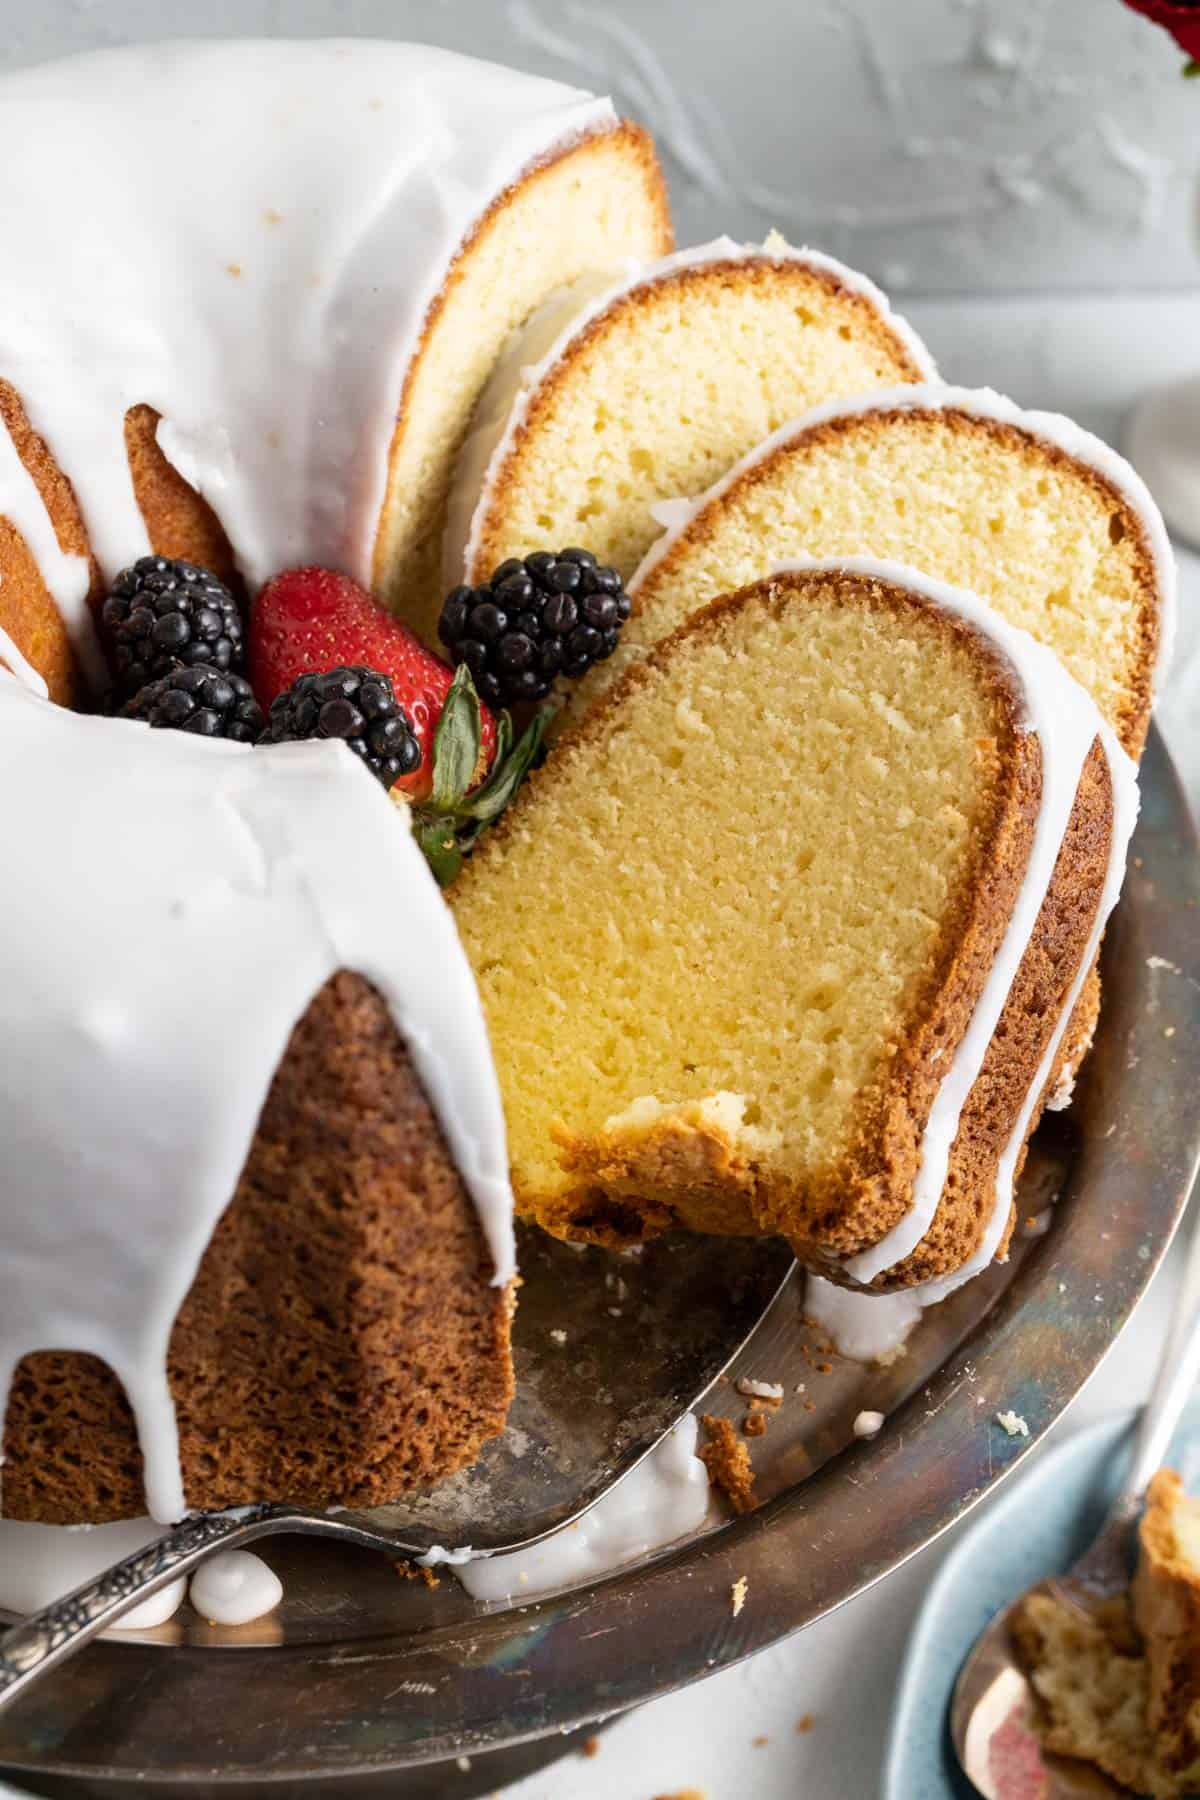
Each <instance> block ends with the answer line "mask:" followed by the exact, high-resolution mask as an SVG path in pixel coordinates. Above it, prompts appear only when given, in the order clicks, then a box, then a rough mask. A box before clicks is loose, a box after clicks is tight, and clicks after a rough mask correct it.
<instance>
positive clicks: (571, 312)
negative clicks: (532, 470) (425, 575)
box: [443, 232, 936, 588]
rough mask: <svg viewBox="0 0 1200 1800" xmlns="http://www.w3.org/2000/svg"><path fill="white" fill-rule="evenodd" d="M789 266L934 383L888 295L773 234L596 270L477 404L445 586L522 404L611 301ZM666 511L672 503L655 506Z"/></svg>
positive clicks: (527, 329) (536, 322)
mask: <svg viewBox="0 0 1200 1800" xmlns="http://www.w3.org/2000/svg"><path fill="white" fill-rule="evenodd" d="M756 261H757V262H762V261H770V262H777V263H779V262H794V263H800V264H803V265H804V266H806V267H807V268H811V269H819V270H823V271H824V272H825V273H827V274H830V275H833V276H835V277H836V279H837V280H838V282H839V283H840V285H841V286H842V287H844V288H848V289H849V290H850V291H851V292H853V293H856V294H861V295H862V296H863V297H864V298H865V299H866V300H868V301H869V302H870V303H871V305H872V306H873V307H874V308H875V310H876V311H877V312H878V313H880V314H881V316H882V317H883V318H884V319H885V320H886V322H887V323H888V325H889V326H890V327H891V329H892V330H893V331H894V332H895V333H896V335H897V336H898V337H899V338H900V339H901V341H902V342H903V344H904V346H905V348H906V350H907V351H908V353H909V355H910V356H911V357H912V359H913V361H914V362H915V363H916V365H917V367H918V368H920V369H922V370H924V372H925V374H926V376H927V378H928V379H929V380H933V378H934V376H935V375H936V370H935V368H934V365H933V359H932V358H931V357H930V354H929V352H928V350H927V349H926V348H925V346H924V344H923V343H922V342H921V340H920V338H919V337H918V336H917V334H916V332H915V331H914V330H913V329H912V327H911V326H910V325H909V324H908V323H907V321H906V320H904V319H902V318H901V317H900V316H899V314H898V313H894V312H893V311H892V308H891V303H890V302H889V300H888V298H887V295H886V294H884V293H883V292H882V290H881V289H879V288H877V287H876V286H875V283H874V282H873V281H870V280H869V279H868V278H867V276H865V275H860V274H859V273H858V271H857V270H856V269H850V268H847V267H846V265H845V264H844V263H840V262H837V261H835V259H834V258H833V257H831V256H824V255H822V254H821V253H820V251H817V250H807V249H800V250H797V249H793V248H792V246H791V245H790V244H788V243H786V242H785V240H784V239H783V238H782V237H780V235H779V233H778V232H773V233H772V234H771V236H770V237H769V238H768V239H767V241H766V243H765V244H763V245H757V244H737V243H735V242H734V241H733V239H732V238H728V237H719V238H714V239H713V241H712V242H711V243H709V244H701V245H699V246H698V247H697V248H695V249H692V250H679V251H676V252H675V254H674V255H672V256H666V257H663V258H662V259H661V261H659V262H655V263H649V264H640V263H636V262H632V261H631V262H630V263H629V264H628V266H627V268H626V269H625V270H624V271H623V272H621V273H615V272H614V271H612V270H608V271H607V272H604V271H600V272H596V273H592V274H588V275H585V276H583V277H581V279H580V280H579V281H576V282H572V283H571V285H570V286H569V287H564V288H560V289H559V290H558V291H557V292H556V293H554V294H551V295H550V297H549V298H548V299H547V300H546V301H544V302H543V304H542V305H541V306H540V307H539V308H538V310H537V311H536V312H535V313H534V314H533V315H532V316H531V317H530V318H529V319H528V320H527V321H526V323H525V324H524V325H523V326H522V327H521V328H520V330H519V331H517V332H514V334H513V336H512V338H511V339H510V340H509V343H508V344H507V346H506V347H505V350H504V354H503V355H502V356H501V358H500V360H499V362H498V363H497V365H496V367H495V369H494V370H493V371H492V375H491V378H490V379H489V381H488V383H487V386H486V387H485V388H484V391H483V393H482V395H481V396H480V399H479V404H478V406H477V408H476V414H475V423H474V425H473V426H472V430H471V435H470V437H469V438H468V439H467V442H466V444H465V445H464V446H463V449H462V451H461V452H460V455H459V459H458V464H457V467H456V469H455V474H454V482H453V486H452V489H451V497H450V504H449V508H448V510H447V517H446V538H445V553H444V559H443V571H444V576H445V584H446V586H447V588H451V587H453V586H454V585H455V584H456V583H457V582H460V581H463V580H464V579H467V578H468V577H467V574H466V572H467V571H469V570H470V568H471V567H472V565H473V563H474V559H475V555H476V551H477V547H478V540H479V533H480V531H481V530H482V528H483V524H484V521H485V518H486V516H487V512H488V509H489V506H490V504H491V500H492V495H493V493H494V489H495V483H496V481H497V479H498V478H499V475H500V473H501V470H502V468H503V466H504V463H505V461H506V459H507V457H508V453H509V450H510V449H511V447H512V444H513V440H514V439H515V438H516V436H517V434H518V433H519V432H520V430H521V429H522V427H523V425H524V423H525V416H526V413H527V412H528V409H529V403H530V401H531V399H532V397H533V395H534V393H535V392H536V390H537V389H538V388H539V387H540V386H541V384H542V383H543V381H544V380H545V379H546V377H547V375H548V374H549V373H550V370H551V369H552V368H553V366H554V365H555V363H557V362H559V361H561V359H562V358H563V357H564V356H566V355H568V354H569V352H570V350H571V347H572V345H573V344H574V343H576V342H577V341H578V339H579V338H580V336H581V335H582V333H583V332H584V331H586V330H587V329H588V327H589V326H590V325H591V324H592V323H593V322H594V321H595V320H596V319H598V318H599V317H600V315H601V314H602V313H605V312H607V311H608V309H609V307H610V306H612V305H613V304H614V303H615V302H616V301H618V300H621V299H623V298H624V297H625V296H626V295H627V294H630V293H632V292H634V291H635V290H636V289H637V288H639V287H651V286H653V285H654V284H655V283H656V282H660V281H666V280H669V279H670V277H671V276H672V275H675V274H678V273H679V271H680V270H683V269H695V268H703V267H705V266H706V265H708V264H712V263H727V262H756ZM660 504H662V505H670V504H672V503H671V502H660Z"/></svg>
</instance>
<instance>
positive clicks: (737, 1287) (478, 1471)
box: [0, 1230, 795, 1709]
mask: <svg viewBox="0 0 1200 1800" xmlns="http://www.w3.org/2000/svg"><path fill="white" fill-rule="evenodd" d="M793 1269H794V1264H793V1262H792V1257H791V1252H790V1251H789V1250H788V1249H787V1247H786V1246H785V1245H784V1244H783V1243H782V1241H781V1240H779V1239H773V1238H764V1239H753V1238H704V1237H692V1236H687V1237H683V1236H680V1237H678V1238H664V1239H661V1240H658V1241H656V1242H654V1243H651V1244H647V1245H645V1246H644V1247H642V1248H641V1249H640V1250H638V1251H636V1252H632V1253H629V1254H626V1255H617V1256H614V1255H611V1254H609V1253H607V1252H605V1251H601V1250H596V1249H590V1248H580V1247H578V1246H573V1245H569V1244H563V1243H559V1242H558V1241H557V1240H556V1239H554V1238H551V1237H549V1236H547V1235H546V1234H545V1233H544V1232H541V1231H536V1230H528V1231H526V1232H524V1234H523V1239H522V1243H521V1270H522V1277H523V1285H522V1288H521V1293H520V1305H519V1306H518V1308H517V1314H516V1319H515V1321H514V1329H513V1356H514V1362H515V1364H516V1373H517V1393H516V1399H515V1400H514V1402H513V1407H512V1411H511V1414H510V1416H509V1422H508V1426H507V1429H506V1430H505V1432H504V1433H503V1435H502V1436H501V1437H499V1438H496V1439H494V1440H493V1441H492V1442H491V1443H490V1444H487V1445H485V1447H484V1449H483V1451H482V1453H481V1455H480V1457H479V1458H478V1460H477V1462H476V1463H474V1464H473V1465H472V1467H471V1468H469V1469H465V1470H462V1471H461V1472H460V1473H459V1474H457V1475H454V1476H451V1477H450V1478H449V1479H448V1480H446V1481H443V1482H440V1483H439V1484H438V1485H437V1486H436V1487H434V1488H431V1489H429V1490H428V1491H426V1492H423V1493H420V1494H416V1495H409V1496H407V1497H406V1498H405V1499H404V1500H403V1501H402V1502H400V1503H399V1504H397V1505H395V1506H384V1507H376V1508H373V1509H371V1510H369V1511H336V1512H323V1511H320V1510H318V1509H317V1508H315V1507H306V1506H291V1505H263V1506H251V1507H239V1508H237V1509H235V1510H233V1511H231V1512H224V1513H202V1514H197V1515H195V1516H193V1517H190V1518H188V1519H185V1520H184V1521H183V1522H182V1523H181V1524H179V1525H176V1526H175V1527H174V1528H173V1529H172V1530H170V1531H168V1532H167V1533H166V1535H165V1536H164V1537H162V1538H160V1539H159V1540H158V1541H157V1542H156V1543H153V1544H149V1545H147V1546H146V1547H145V1548H143V1549H142V1550H139V1551H136V1552H135V1553H134V1554H133V1555H132V1556H129V1557H127V1558H126V1559H125V1560H124V1561H123V1562H120V1563H117V1564H116V1565H115V1566H114V1567H113V1568H111V1569H108V1570H106V1571H105V1572H104V1573H103V1574H101V1575H98V1576H97V1577H96V1578H95V1579H94V1580H92V1581H89V1582H85V1583H84V1584H82V1585H81V1586H80V1587H78V1588H76V1589H75V1591H74V1592H73V1593H70V1594H67V1595H66V1596H65V1597H64V1598H63V1599H61V1600H58V1601H55V1602H54V1603H53V1604H52V1605H51V1606H48V1607H47V1608H46V1609H45V1610H44V1611H43V1612H41V1613H38V1614H36V1615H34V1616H33V1617H31V1618H28V1619H26V1620H24V1621H23V1622H22V1623H20V1624H18V1625H14V1626H13V1627H12V1628H11V1629H10V1630H8V1631H6V1632H4V1634H3V1635H2V1636H0V1709H3V1708H4V1707H5V1706H7V1705H8V1704H9V1702H11V1701H13V1700H15V1699H17V1697H18V1696H19V1695H22V1694H24V1693H26V1692H27V1691H28V1690H29V1688H30V1687H31V1686H32V1685H33V1683H34V1682H36V1681H38V1680H40V1679H41V1677H42V1676H43V1675H45V1674H48V1673H49V1671H50V1670H51V1669H54V1668H55V1667H57V1666H58V1664H59V1663H61V1662H63V1661H65V1660H66V1658H67V1657H69V1656H72V1655H73V1654H74V1653H75V1651H76V1650H78V1649H80V1648H81V1647H82V1646H83V1645H84V1644H86V1643H87V1642H88V1640H89V1639H90V1638H93V1637H95V1636H97V1635H98V1633H100V1632H102V1631H105V1630H107V1629H108V1628H109V1627H110V1626H113V1625H116V1624H118V1623H119V1621H120V1619H121V1618H122V1616H123V1615H124V1614H125V1613H126V1612H128V1611H129V1609H130V1608H131V1607H133V1606H135V1605H137V1604H138V1603H139V1602H140V1601H142V1600H145V1599H147V1598H148V1597H149V1596H150V1595H151V1594H154V1593H157V1592H158V1590H159V1589H160V1588H163V1587H166V1586H167V1585H168V1584H169V1583H170V1582H173V1581H177V1580H178V1579H179V1577H180V1576H182V1575H187V1574H188V1573H190V1572H191V1571H192V1570H193V1569H195V1568H196V1566H197V1564H199V1563H201V1562H203V1561H204V1559H205V1558H206V1557H208V1556H211V1555H212V1554H213V1553H214V1552H216V1551H219V1550H233V1549H240V1548H243V1547H244V1546H246V1545H247V1544H251V1543H253V1542H254V1541H255V1540H256V1539H259V1538H264V1537H269V1536H274V1535H275V1534H277V1533H281V1532H295V1533H300V1534H303V1535H306V1536H317V1537H327V1538H334V1539H336V1540H338V1541H339V1542H341V1543H344V1544H348V1545H354V1546H356V1547H358V1548H362V1549H367V1550H382V1551H383V1552H385V1553H386V1554H387V1555H390V1556H393V1557H414V1556H422V1555H426V1554H427V1553H428V1552H429V1551H431V1550H432V1549H433V1548H434V1546H438V1547H439V1548H440V1549H442V1550H443V1551H445V1552H446V1553H447V1560H453V1554H454V1552H456V1551H460V1552H461V1551H465V1550H466V1549H467V1548H468V1547H469V1548H470V1549H471V1550H472V1551H473V1552H475V1553H477V1554H481V1553H486V1554H496V1553H498V1552H501V1551H509V1550H519V1549H523V1548H526V1547H528V1546H529V1545H531V1544H535V1543H538V1542H539V1541H540V1540H541V1539H542V1538H545V1537H548V1536H549V1535H550V1534H551V1533H552V1532H554V1531H557V1530H558V1529H560V1527H562V1526H563V1525H567V1524H569V1523H570V1522H571V1520H572V1519H575V1518H577V1517H578V1516H579V1515H580V1513H582V1512H585V1511H586V1510H587V1508H588V1507H589V1506H591V1505H592V1504H593V1503H594V1502H595V1501H596V1500H598V1499H599V1498H600V1497H601V1495H602V1494H604V1493H606V1492H607V1491H608V1489H610V1488H611V1487H613V1486H614V1485H615V1484H616V1483H617V1482H618V1481H620V1480H621V1479H622V1478H623V1477H624V1476H625V1475H628V1474H629V1473H630V1471H631V1470H632V1469H634V1468H635V1467H636V1466H637V1464H638V1463H640V1462H641V1461H642V1459H643V1458H644V1457H645V1456H647V1455H648V1454H649V1452H650V1451H651V1450H652V1449H653V1448H654V1446H655V1445H656V1444H657V1443H659V1442H660V1441H661V1439H662V1438H663V1437H664V1436H665V1435H666V1433H667V1432H668V1431H669V1430H670V1429H671V1427H672V1426H673V1425H674V1424H676V1423H677V1421H678V1420H679V1419H680V1418H682V1417H683V1415H684V1414H685V1413H687V1412H689V1411H690V1410H691V1408H692V1407H693V1406H694V1405H696V1403H697V1402H698V1401H699V1400H701V1399H702V1398H703V1396H704V1395H705V1393H706V1392H707V1391H708V1389H709V1388H710V1387H711V1386H712V1385H713V1383H714V1382H715V1381H716V1380H717V1379H718V1378H719V1376H720V1374H721V1372H722V1370H723V1369H724V1368H725V1367H726V1366H727V1365H728V1364H729V1363H730V1362H731V1361H732V1360H733V1358H734V1357H735V1356H736V1355H737V1353H738V1352H739V1350H740V1349H741V1348H742V1347H743V1345H744V1344H745V1343H746V1341H747V1339H748V1338H749V1337H750V1335H751V1334H752V1333H753V1332H754V1330H755V1329H756V1328H757V1326H758V1325H759V1324H760V1323H761V1322H762V1320H763V1318H764V1317H765V1315H766V1313H767V1312H768V1311H769V1310H771V1308H772V1307H773V1306H774V1305H775V1304H776V1302H778V1303H779V1304H780V1305H784V1306H786V1305H788V1304H795V1302H794V1297H793V1295H792V1294H791V1293H790V1292H789V1291H788V1290H790V1288H791V1275H792V1271H793Z"/></svg>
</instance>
